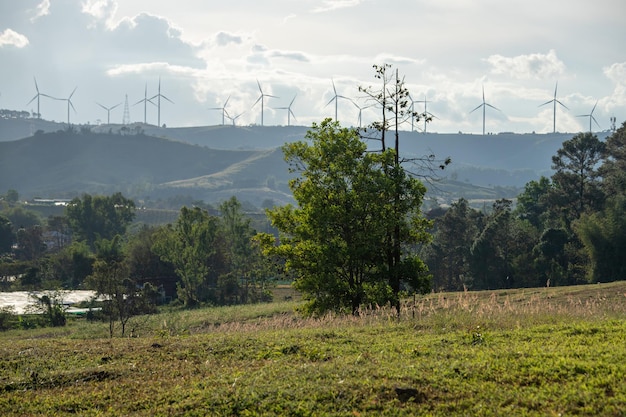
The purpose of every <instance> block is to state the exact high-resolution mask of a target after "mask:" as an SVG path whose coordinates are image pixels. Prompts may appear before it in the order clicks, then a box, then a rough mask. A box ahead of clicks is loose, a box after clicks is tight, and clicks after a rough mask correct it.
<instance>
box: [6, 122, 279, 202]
mask: <svg viewBox="0 0 626 417" xmlns="http://www.w3.org/2000/svg"><path fill="white" fill-rule="evenodd" d="M286 171H287V169H286V164H285V163H284V161H283V160H282V153H281V152H280V151H279V150H278V149H276V148H274V149H272V150H215V149H210V148H207V147H204V146H198V145H192V144H189V143H183V142H180V141H174V140H170V139H164V138H155V137H152V136H147V135H143V134H138V135H120V134H108V133H102V134H96V133H83V134H79V133H70V132H67V131H61V132H54V133H40V134H37V135H35V136H32V137H29V138H25V139H21V140H17V141H10V142H0V189H3V190H8V189H15V190H18V191H19V193H20V195H22V196H23V197H26V198H27V197H37V196H38V197H72V196H76V195H80V194H82V193H92V194H95V193H103V194H107V193H112V192H115V191H121V192H123V193H124V194H125V195H128V196H132V197H135V198H143V197H145V196H150V197H151V198H153V199H154V198H161V197H166V196H170V195H175V194H191V195H194V196H197V198H199V199H206V200H207V201H210V202H214V201H220V200H223V199H224V198H220V197H221V196H224V195H227V197H225V198H228V197H230V196H231V195H237V194H238V193H239V192H241V193H245V192H246V190H248V189H252V190H254V192H247V194H248V195H253V196H254V201H251V202H252V203H253V204H254V203H257V204H260V203H261V202H262V201H263V199H265V198H273V199H275V200H277V201H280V202H283V201H284V200H289V199H290V197H289V194H288V187H287V184H286V183H287V172H286ZM280 187H282V191H281V189H280ZM259 189H260V190H261V191H257V190H259ZM278 197H280V198H278Z"/></svg>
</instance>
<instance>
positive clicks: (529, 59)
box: [486, 50, 565, 79]
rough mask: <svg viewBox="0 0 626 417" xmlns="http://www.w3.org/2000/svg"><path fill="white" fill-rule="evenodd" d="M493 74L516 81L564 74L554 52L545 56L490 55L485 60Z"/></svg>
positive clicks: (563, 68) (561, 63) (563, 66)
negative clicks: (503, 75)
mask: <svg viewBox="0 0 626 417" xmlns="http://www.w3.org/2000/svg"><path fill="white" fill-rule="evenodd" d="M486 61H487V62H489V64H491V66H492V69H491V72H492V73H493V74H505V75H507V76H510V77H512V78H516V79H545V78H554V77H556V76H559V75H562V74H563V73H564V72H565V64H564V63H563V61H561V60H560V59H559V58H558V57H557V56H556V52H555V51H554V50H550V51H549V52H548V53H547V54H541V53H535V54H528V55H518V56H514V57H506V56H502V55H491V56H490V57H489V58H487V59H486Z"/></svg>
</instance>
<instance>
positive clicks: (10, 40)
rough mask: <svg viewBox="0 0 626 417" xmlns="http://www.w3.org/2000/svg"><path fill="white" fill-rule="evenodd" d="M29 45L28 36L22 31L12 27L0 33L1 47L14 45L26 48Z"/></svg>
mask: <svg viewBox="0 0 626 417" xmlns="http://www.w3.org/2000/svg"><path fill="white" fill-rule="evenodd" d="M27 45H28V38H27V37H26V36H24V35H22V34H21V33H17V32H15V31H14V30H11V29H5V30H4V32H2V33H0V48H2V47H5V46H14V47H16V48H24V47H25V46H27Z"/></svg>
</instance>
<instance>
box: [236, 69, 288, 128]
mask: <svg viewBox="0 0 626 417" xmlns="http://www.w3.org/2000/svg"><path fill="white" fill-rule="evenodd" d="M256 83H257V85H258V86H259V91H260V92H261V95H260V96H259V98H257V99H256V101H255V102H254V104H253V105H252V107H254V106H256V104H257V103H258V102H259V101H260V102H261V126H263V107H264V97H272V98H278V97H276V96H273V95H270V94H265V93H263V90H262V89H261V83H259V80H258V79H257V80H256ZM239 116H241V114H240V115H239ZM239 116H237V117H239ZM234 123H235V121H234V120H233V124H234Z"/></svg>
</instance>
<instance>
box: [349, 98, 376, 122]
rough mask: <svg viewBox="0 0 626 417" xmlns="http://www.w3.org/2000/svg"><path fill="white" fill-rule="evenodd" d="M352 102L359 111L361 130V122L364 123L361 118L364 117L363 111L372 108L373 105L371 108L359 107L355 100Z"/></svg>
mask: <svg viewBox="0 0 626 417" xmlns="http://www.w3.org/2000/svg"><path fill="white" fill-rule="evenodd" d="M350 101H352V104H354V105H355V107H356V108H357V109H359V117H358V119H357V121H358V123H359V128H361V121H362V117H361V116H362V115H363V110H365V109H369V108H370V107H372V106H373V104H371V105H369V106H365V107H361V106H359V105H358V104H357V103H356V102H355V101H353V100H350Z"/></svg>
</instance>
